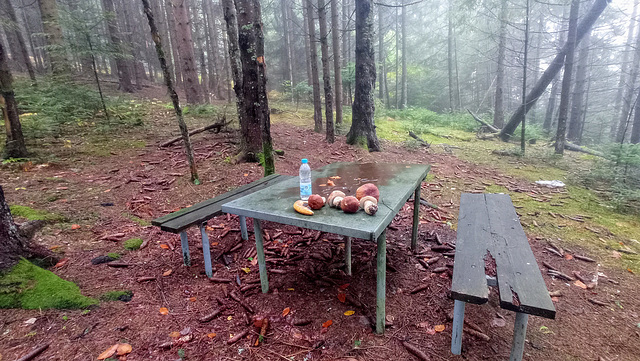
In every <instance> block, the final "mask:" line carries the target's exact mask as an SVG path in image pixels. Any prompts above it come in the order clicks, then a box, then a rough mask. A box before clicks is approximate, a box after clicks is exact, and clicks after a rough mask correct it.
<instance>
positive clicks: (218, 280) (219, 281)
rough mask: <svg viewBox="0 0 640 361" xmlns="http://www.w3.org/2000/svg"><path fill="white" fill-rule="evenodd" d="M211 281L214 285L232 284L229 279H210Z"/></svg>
mask: <svg viewBox="0 0 640 361" xmlns="http://www.w3.org/2000/svg"><path fill="white" fill-rule="evenodd" d="M209 281H210V282H213V283H231V280H230V279H228V278H220V277H210V278H209Z"/></svg>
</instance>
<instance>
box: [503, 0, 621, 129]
mask: <svg viewBox="0 0 640 361" xmlns="http://www.w3.org/2000/svg"><path fill="white" fill-rule="evenodd" d="M608 4H609V0H595V2H594V4H593V6H592V7H591V9H589V11H588V12H587V13H586V14H585V16H584V17H583V19H582V21H581V22H580V24H579V25H578V32H577V38H576V43H575V44H576V45H577V44H578V43H579V42H580V40H582V37H583V36H584V35H585V34H586V32H587V31H588V30H589V29H591V27H592V26H593V24H594V23H595V22H596V20H598V17H600V14H602V12H603V11H604V9H605V8H606V7H607V5H608ZM568 45H569V44H568V42H567V44H565V45H564V46H563V47H562V49H560V50H559V51H558V54H556V57H555V58H554V59H553V60H552V61H551V64H549V66H548V67H547V70H545V72H544V74H542V76H541V77H540V79H539V80H538V82H537V83H536V84H535V85H534V86H533V88H532V89H531V91H529V94H527V104H528V108H529V109H531V107H533V106H534V105H535V103H536V102H537V101H538V98H540V96H541V95H542V93H544V91H545V90H546V89H547V87H548V86H549V83H551V81H552V80H553V78H555V76H556V75H557V74H558V72H559V71H560V69H562V66H563V64H564V57H565V55H566V54H567V51H568V50H569V47H568ZM524 116H525V112H524V107H523V106H520V107H518V109H517V110H516V111H515V113H513V115H512V116H511V118H510V119H509V122H508V123H507V124H506V125H505V126H504V128H502V131H501V132H500V137H501V138H502V140H505V141H506V140H508V139H509V138H510V137H511V135H512V134H513V132H514V131H515V130H516V128H517V127H518V125H519V124H520V122H521V121H522V119H523V118H524Z"/></svg>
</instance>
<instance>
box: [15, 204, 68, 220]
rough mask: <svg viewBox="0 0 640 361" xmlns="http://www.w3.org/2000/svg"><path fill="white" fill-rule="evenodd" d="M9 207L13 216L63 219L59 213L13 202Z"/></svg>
mask: <svg viewBox="0 0 640 361" xmlns="http://www.w3.org/2000/svg"><path fill="white" fill-rule="evenodd" d="M9 208H10V209H11V214H12V215H13V216H14V217H22V218H26V219H28V220H30V221H47V222H61V221H64V220H65V218H64V216H62V215H60V214H56V213H51V212H47V211H44V210H40V209H33V208H31V207H27V206H20V205H17V204H14V205H12V206H10V207H9Z"/></svg>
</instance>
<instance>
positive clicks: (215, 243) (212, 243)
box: [211, 242, 219, 247]
mask: <svg viewBox="0 0 640 361" xmlns="http://www.w3.org/2000/svg"><path fill="white" fill-rule="evenodd" d="M218 244H219V243H218V242H211V247H215V246H217V245H218Z"/></svg>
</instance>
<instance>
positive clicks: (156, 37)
mask: <svg viewBox="0 0 640 361" xmlns="http://www.w3.org/2000/svg"><path fill="white" fill-rule="evenodd" d="M142 6H143V8H144V13H145V14H146V15H147V20H148V22H149V28H150V31H151V37H152V38H153V42H154V43H155V45H156V54H157V55H158V60H159V61H160V67H161V68H162V73H163V75H164V82H165V84H166V85H167V90H168V92H169V96H170V97H171V102H172V103H173V109H174V110H175V112H176V118H177V119H178V127H179V128H180V133H181V134H182V142H183V145H184V150H185V153H186V156H187V161H188V162H189V169H190V170H191V181H192V182H193V183H194V184H200V179H199V178H198V171H197V169H196V162H195V160H194V157H193V149H192V147H191V139H190V138H189V130H188V129H187V125H186V123H185V122H184V118H183V116H182V108H181V107H180V99H179V98H178V94H177V93H176V90H175V88H174V87H173V80H172V79H173V78H172V77H171V73H170V71H169V67H168V66H167V60H166V59H165V55H164V50H163V48H162V39H161V38H160V34H159V33H158V28H157V26H156V23H155V19H154V17H153V13H152V12H151V5H150V4H149V0H142Z"/></svg>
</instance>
